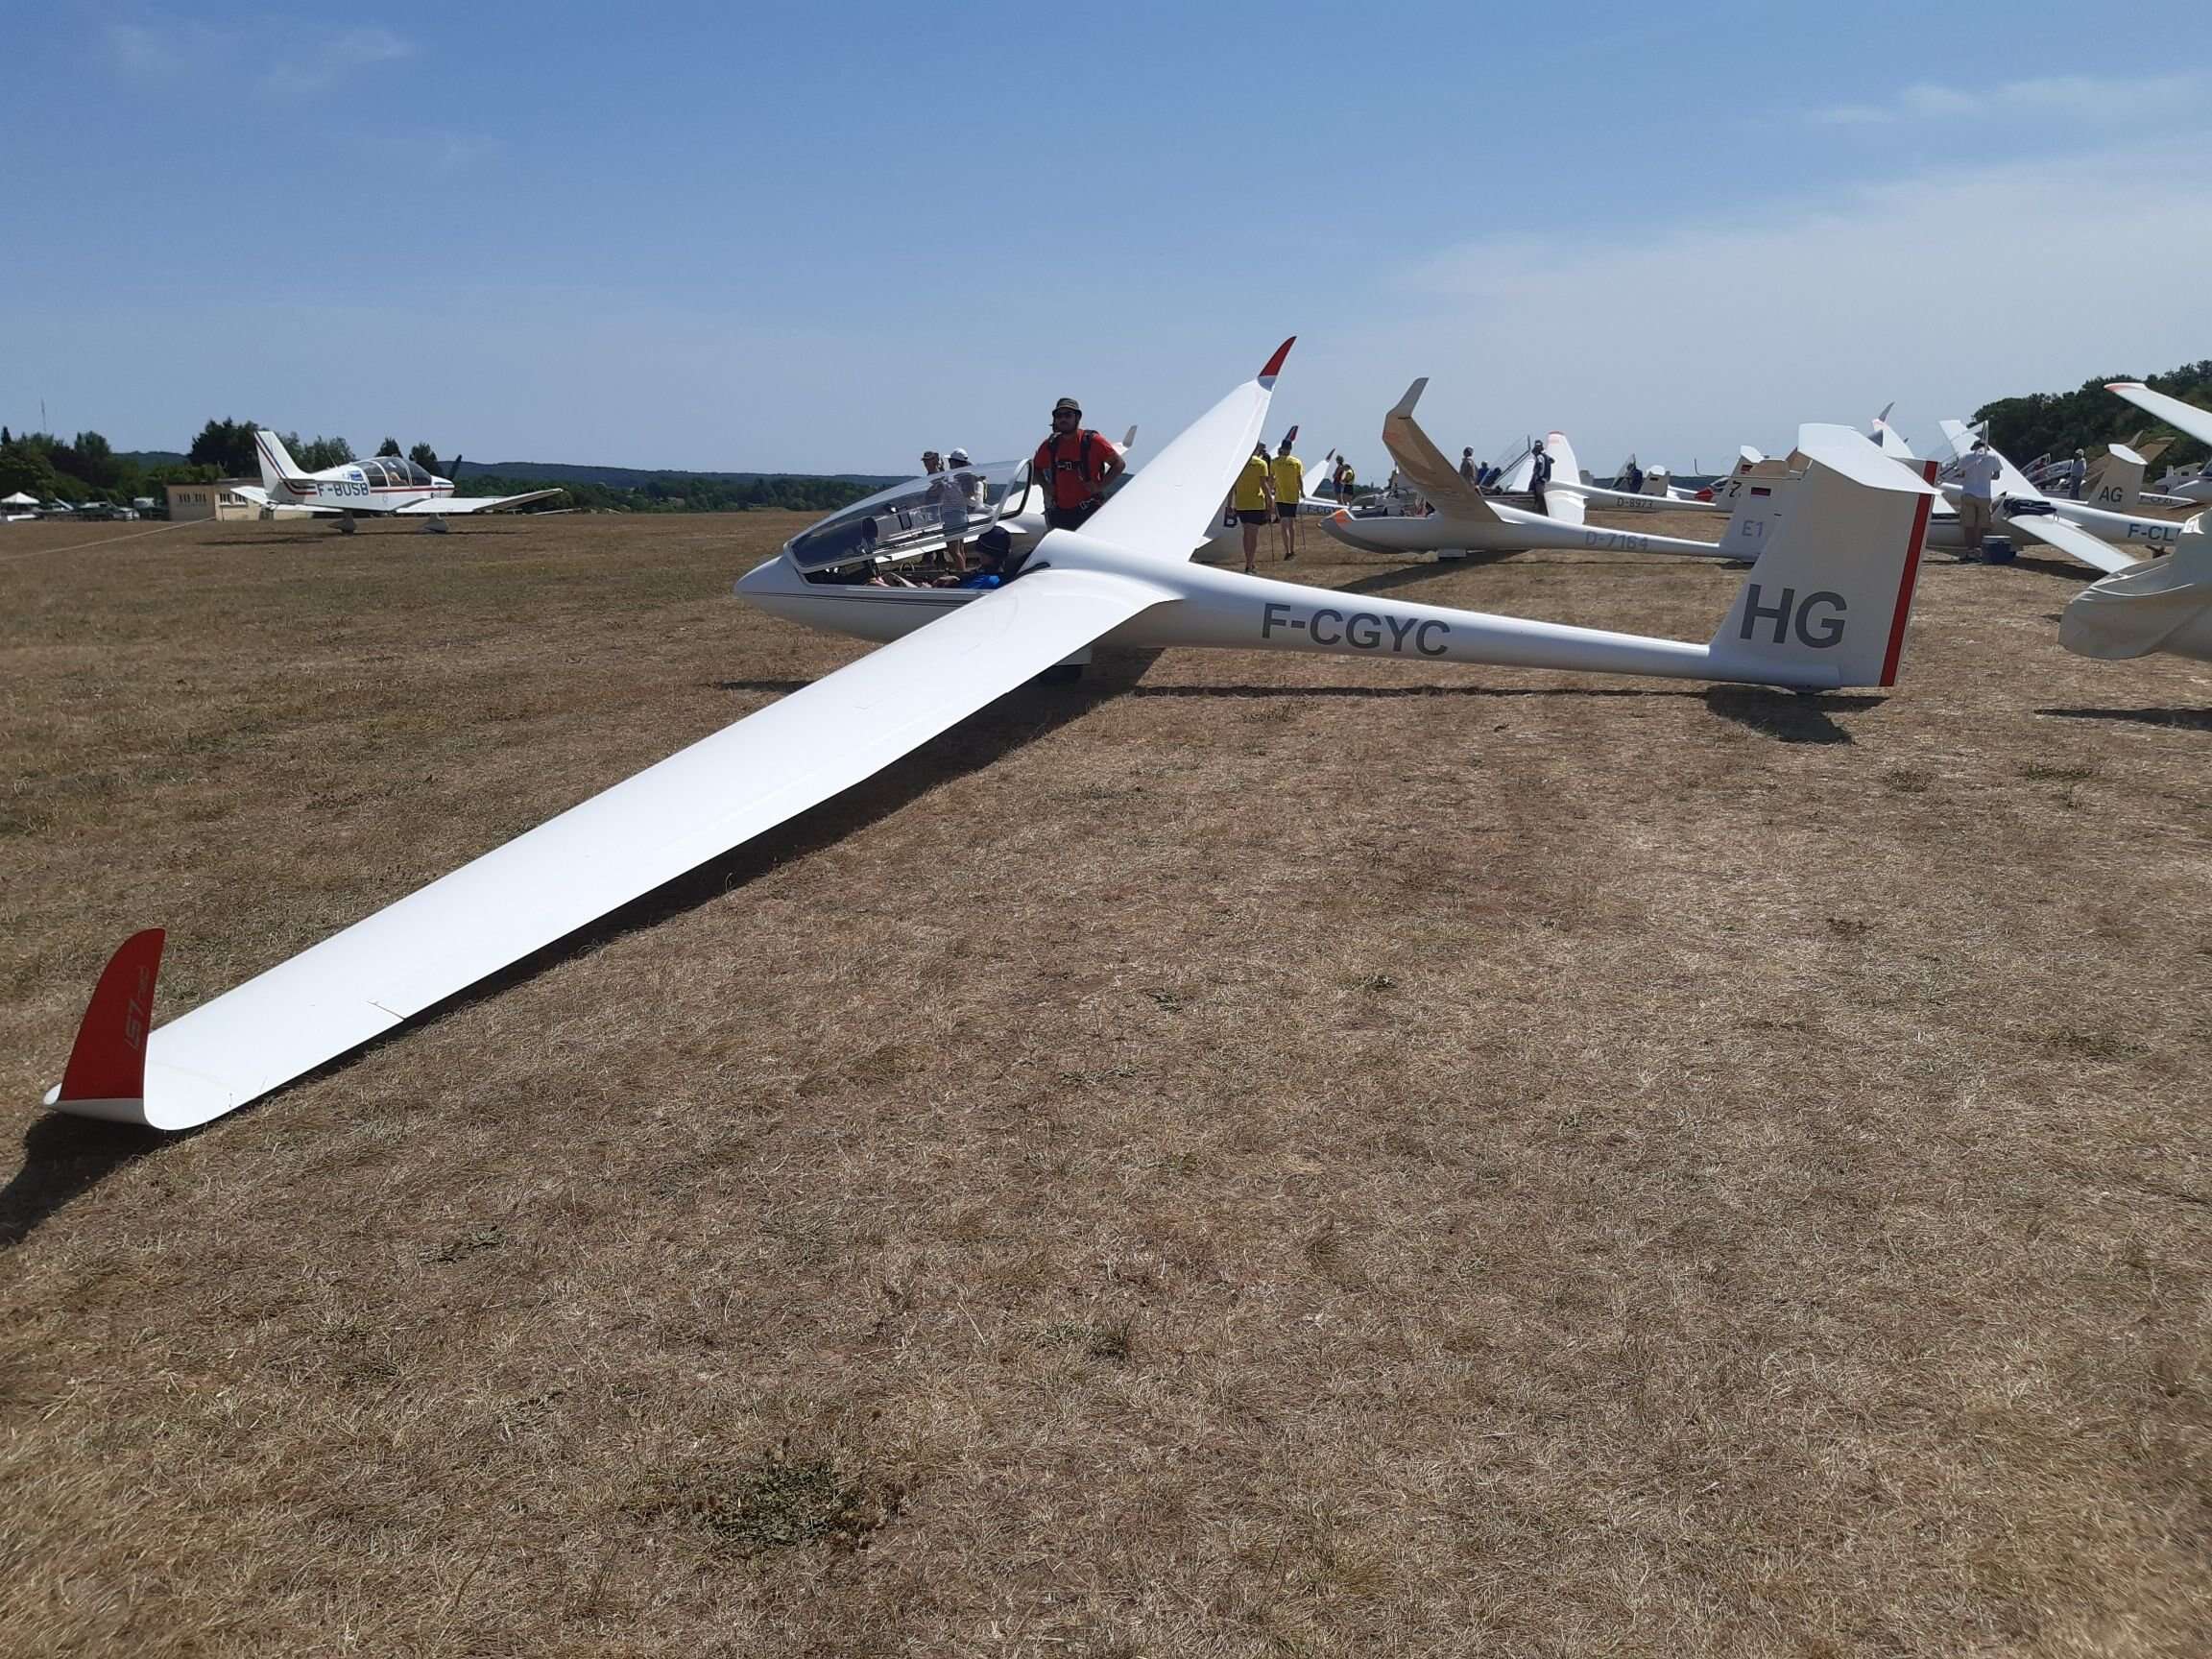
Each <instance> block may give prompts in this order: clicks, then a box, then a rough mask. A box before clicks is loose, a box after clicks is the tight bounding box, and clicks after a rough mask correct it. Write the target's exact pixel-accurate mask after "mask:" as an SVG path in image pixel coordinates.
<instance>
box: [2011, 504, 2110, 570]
mask: <svg viewBox="0 0 2212 1659" xmlns="http://www.w3.org/2000/svg"><path fill="white" fill-rule="evenodd" d="M1997 518H1998V522H1999V523H2001V524H2003V525H2004V526H2005V527H2006V528H2007V529H2008V530H2017V531H2018V532H2019V533H2020V534H2021V535H2023V536H2028V537H2032V538H2033V539H2034V540H2035V541H2043V542H2047V543H2049V544H2050V545H2051V546H2053V547H2056V548H2057V549H2058V551H2059V552H2061V553H2065V554H2068V555H2070V556H2071V557H2073V558H2075V559H2079V560H2080V562H2081V563H2082V564H2084V565H2088V566H2089V567H2090V568H2091V569H2093V570H2102V571H2104V573H2105V574H2106V575H2107V576H2109V575H2111V574H2113V573H2114V572H2116V571H2121V570H2132V569H2134V568H2135V566H2136V565H2140V564H2142V563H2143V561H2142V560H2140V559H2138V558H2136V557H2135V556H2134V555H2133V554H2132V553H2123V552H2122V551H2121V550H2120V549H2119V548H2117V547H2115V546H2113V545H2112V543H2111V542H2109V541H2099V540H2098V539H2097V538H2096V537H2094V536H2092V535H2090V534H2089V532H2088V531H2086V530H2084V529H2082V528H2081V526H2080V525H2079V524H2076V523H2074V522H2072V521H2071V520H2069V519H2065V518H2061V517H2058V515H2057V514H2056V513H2018V514H2013V513H2000V514H1999V515H1998V516H1997Z"/></svg>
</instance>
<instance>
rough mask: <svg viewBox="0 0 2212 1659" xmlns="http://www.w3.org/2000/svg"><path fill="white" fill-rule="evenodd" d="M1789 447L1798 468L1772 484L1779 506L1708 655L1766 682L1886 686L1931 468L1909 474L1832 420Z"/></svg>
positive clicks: (1930, 495) (1907, 600) (1905, 611)
mask: <svg viewBox="0 0 2212 1659" xmlns="http://www.w3.org/2000/svg"><path fill="white" fill-rule="evenodd" d="M1797 454H1798V456H1799V457H1800V458H1802V459H1803V461H1804V463H1805V467H1804V470H1803V471H1802V472H1800V473H1797V474H1795V475H1793V476H1791V477H1789V478H1787V479H1786V480H1785V481H1784V483H1783V484H1781V485H1779V486H1777V487H1775V493H1776V495H1778V496H1780V497H1782V499H1783V502H1784V505H1783V506H1782V508H1781V509H1780V510H1779V511H1777V513H1776V514H1775V515H1774V517H1773V518H1772V519H1771V520H1769V522H1771V523H1772V525H1773V528H1772V529H1771V530H1770V531H1769V533H1768V534H1767V536H1766V538H1765V540H1766V541H1767V547H1766V550H1765V552H1764V553H1762V554H1761V555H1760V558H1759V563H1758V565H1757V566H1756V567H1754V568H1753V569H1752V570H1751V571H1750V572H1749V573H1748V574H1747V575H1746V576H1745V577H1744V579H1743V588H1742V589H1741V590H1739V591H1738V593H1737V595H1736V602H1735V604H1733V605H1732V606H1730V607H1729V611H1728V614H1727V617H1726V618H1725V619H1724V620H1723V621H1722V622H1721V624H1720V630H1719V633H1717V634H1715V635H1714V637H1713V645H1712V650H1713V657H1714V661H1716V663H1718V664H1721V665H1724V666H1726V667H1727V668H1728V669H1730V670H1731V671H1732V672H1733V673H1735V674H1736V675H1738V676H1740V677H1742V678H1743V679H1747V680H1757V679H1760V678H1762V677H1764V676H1765V675H1767V674H1771V675H1772V678H1773V683H1774V684H1776V685H1891V684H1893V683H1894V682H1895V680H1896V678H1897V659H1898V657H1899V655H1900V653H1901V652H1902V651H1903V649H1904V644H1905V623H1906V621H1907V619H1908V618H1909V617H1910V616H1911V613H1912V592H1913V589H1914V588H1915V587H1916V586H1917V585H1918V581H1919V575H1920V549H1921V546H1922V544H1923V542H1924V541H1925V540H1926V537H1927V534H1928V515H1929V511H1930V509H1931V508H1932V507H1933V505H1934V504H1935V501H1936V489H1935V486H1934V483H1933V475H1934V470H1935V466H1934V463H1933V462H1928V463H1923V464H1922V469H1921V473H1920V476H1918V477H1915V476H1914V475H1913V473H1912V472H1911V471H1910V470H1908V469H1906V468H1904V467H1901V466H1899V465H1898V464H1897V463H1896V462H1895V461H1893V460H1891V459H1889V458H1888V457H1887V456H1886V455H1884V454H1883V453H1882V451H1881V450H1880V449H1878V448H1876V447H1875V446H1874V445H1872V444H1870V443H1868V442H1867V441H1866V440H1865V439H1864V438H1862V437H1861V436H1860V435H1859V434H1858V433H1856V432H1854V431H1852V430H1851V429H1850V428H1849V427H1843V426H1808V427H1805V428H1803V429H1802V430H1801V431H1800V433H1799V435H1798V441H1797ZM1831 676H1832V677H1831Z"/></svg>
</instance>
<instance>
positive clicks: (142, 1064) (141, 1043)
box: [59, 927, 167, 1100]
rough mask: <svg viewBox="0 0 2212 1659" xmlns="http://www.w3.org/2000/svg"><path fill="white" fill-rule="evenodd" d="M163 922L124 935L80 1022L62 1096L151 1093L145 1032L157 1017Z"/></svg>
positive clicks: (139, 1096) (135, 1096) (87, 1097)
mask: <svg viewBox="0 0 2212 1659" xmlns="http://www.w3.org/2000/svg"><path fill="white" fill-rule="evenodd" d="M165 937H167V935H165V934H164V933H163V932H162V930H161V929H160V928H158V927H149V928H147V929H145V931H143V932H140V933H133V934H132V935H131V937H130V938H128V939H126V940H124V941H123V943H122V945H121V946H120V947H118V948H117V950H116V951H115V954H114V955H112V956H110V957H108V966H107V967H105V968H103V969H102V970H101V971H100V983H99V984H98V985H96V986H94V987H93V989H92V1000H91V1002H90V1003H88V1004H87V1005H86V1006H85V1009H84V1023H83V1024H81V1025H79V1026H78V1027H77V1044H76V1046H75V1047H73V1048H71V1049H70V1050H69V1069H68V1070H66V1071H64V1072H62V1074H61V1093H60V1096H59V1098H60V1099H61V1100H139V1099H143V1098H144V1097H145V1094H146V1036H147V1033H148V1032H149V1031H150V1030H152V1028H153V1023H154V1018H153V1016H154V976H155V974H157V973H158V972H159V971H160V968H161V942H162V940H163V939H164V938H165Z"/></svg>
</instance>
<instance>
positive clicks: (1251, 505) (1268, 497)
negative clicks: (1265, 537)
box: [1229, 444, 1275, 576]
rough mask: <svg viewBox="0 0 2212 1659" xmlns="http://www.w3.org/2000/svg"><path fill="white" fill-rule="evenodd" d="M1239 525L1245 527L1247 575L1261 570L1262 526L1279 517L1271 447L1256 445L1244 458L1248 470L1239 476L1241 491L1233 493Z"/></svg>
mask: <svg viewBox="0 0 2212 1659" xmlns="http://www.w3.org/2000/svg"><path fill="white" fill-rule="evenodd" d="M1229 505H1230V506H1231V507H1233V508H1235V509H1236V512H1237V522H1238V523H1239V524H1241V525H1243V526H1244V574H1245V575H1247V576H1250V575H1253V574H1255V573H1256V572H1257V571H1258V569H1259V558H1260V526H1261V525H1262V524H1264V523H1266V522H1267V520H1268V519H1270V518H1272V517H1275V477H1274V474H1273V473H1272V472H1270V471H1269V470H1268V469H1267V445H1264V444H1255V445H1252V453H1251V454H1249V455H1247V456H1246V457H1245V458H1244V470H1243V471H1241V472H1239V473H1238V474H1237V487H1236V489H1234V490H1232V491H1231V492H1230V493H1229Z"/></svg>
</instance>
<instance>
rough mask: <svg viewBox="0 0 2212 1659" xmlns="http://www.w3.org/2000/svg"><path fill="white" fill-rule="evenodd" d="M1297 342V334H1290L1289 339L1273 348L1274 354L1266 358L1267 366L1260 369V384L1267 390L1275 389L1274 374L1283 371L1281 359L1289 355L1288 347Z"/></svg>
mask: <svg viewBox="0 0 2212 1659" xmlns="http://www.w3.org/2000/svg"><path fill="white" fill-rule="evenodd" d="M1297 344H1298V336H1297V335H1295V334H1293V335H1291V336H1290V338H1289V339H1287V340H1286V341H1284V342H1283V344H1282V345H1280V346H1278V347H1276V348H1275V355H1274V356H1272V357H1270V358H1268V359H1267V367H1266V368H1264V369H1262V370H1261V371H1260V384H1261V385H1262V386H1264V387H1266V388H1267V390H1268V391H1270V392H1272V391H1274V390H1275V376H1276V375H1278V374H1280V373H1283V359H1284V358H1286V357H1287V356H1289V355H1290V348H1291V347H1293V346H1295V345H1297Z"/></svg>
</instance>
